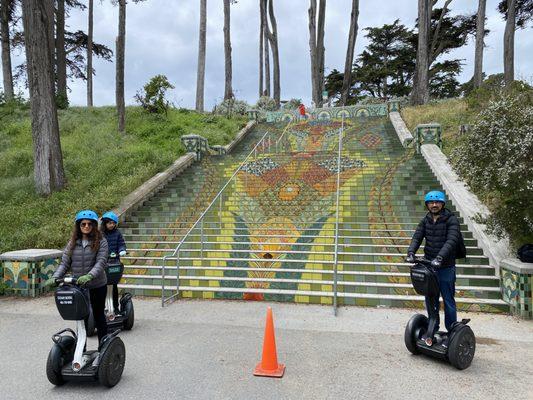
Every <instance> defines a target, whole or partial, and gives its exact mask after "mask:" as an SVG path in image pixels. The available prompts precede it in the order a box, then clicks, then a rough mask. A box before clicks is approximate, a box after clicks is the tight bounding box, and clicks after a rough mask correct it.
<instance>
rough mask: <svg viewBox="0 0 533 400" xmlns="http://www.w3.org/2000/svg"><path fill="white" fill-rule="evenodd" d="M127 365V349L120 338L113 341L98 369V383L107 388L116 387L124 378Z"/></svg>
mask: <svg viewBox="0 0 533 400" xmlns="http://www.w3.org/2000/svg"><path fill="white" fill-rule="evenodd" d="M125 364H126V348H125V347H124V342H123V341H122V339H120V338H119V337H114V338H113V339H111V343H109V346H108V347H107V349H106V350H105V352H104V354H103V355H102V359H101V360H100V366H99V367H98V381H99V382H100V383H101V384H102V385H104V386H107V387H113V386H115V385H116V384H117V383H118V382H119V381H120V378H121V377H122V371H124V365H125Z"/></svg>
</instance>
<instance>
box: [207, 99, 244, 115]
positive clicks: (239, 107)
mask: <svg viewBox="0 0 533 400" xmlns="http://www.w3.org/2000/svg"><path fill="white" fill-rule="evenodd" d="M248 108H249V106H248V103H246V102H245V101H243V100H237V99H226V100H224V101H223V102H222V103H220V104H218V105H217V106H215V114H218V115H225V116H227V117H231V116H233V115H245V114H246V110H247V109H248Z"/></svg>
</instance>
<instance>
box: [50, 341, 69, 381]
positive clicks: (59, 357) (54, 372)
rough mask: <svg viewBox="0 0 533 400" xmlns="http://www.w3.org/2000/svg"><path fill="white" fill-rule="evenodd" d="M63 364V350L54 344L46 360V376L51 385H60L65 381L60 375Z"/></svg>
mask: <svg viewBox="0 0 533 400" xmlns="http://www.w3.org/2000/svg"><path fill="white" fill-rule="evenodd" d="M63 365H65V358H64V356H63V350H62V349H61V347H59V346H58V345H57V344H54V345H53V346H52V348H51V349H50V353H48V359H47V360H46V377H47V378H48V380H49V381H50V383H51V384H52V385H56V386H61V385H63V384H64V383H65V380H64V379H63V376H62V375H61V368H63Z"/></svg>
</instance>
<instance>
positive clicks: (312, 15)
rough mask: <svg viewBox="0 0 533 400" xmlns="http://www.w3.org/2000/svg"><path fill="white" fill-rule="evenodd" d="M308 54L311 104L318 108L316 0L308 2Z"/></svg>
mask: <svg viewBox="0 0 533 400" xmlns="http://www.w3.org/2000/svg"><path fill="white" fill-rule="evenodd" d="M308 14H309V53H310V55H311V94H312V99H313V102H314V103H315V105H316V106H318V99H317V98H316V93H317V86H318V82H317V78H318V68H317V51H316V22H315V21H316V0H310V2H309V10H308Z"/></svg>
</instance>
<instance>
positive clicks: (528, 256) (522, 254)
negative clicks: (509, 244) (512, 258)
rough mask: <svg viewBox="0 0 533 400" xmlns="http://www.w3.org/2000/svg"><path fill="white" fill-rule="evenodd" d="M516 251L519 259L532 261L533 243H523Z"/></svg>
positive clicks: (527, 261)
mask: <svg viewBox="0 0 533 400" xmlns="http://www.w3.org/2000/svg"><path fill="white" fill-rule="evenodd" d="M517 253H518V254H517V255H518V259H519V260H520V261H522V262H526V263H533V244H529V243H528V244H524V245H523V246H521V247H520V248H519V249H518V252H517Z"/></svg>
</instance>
